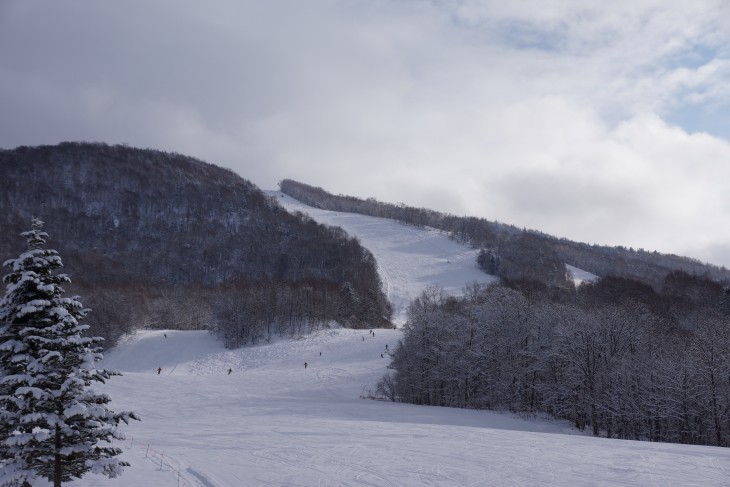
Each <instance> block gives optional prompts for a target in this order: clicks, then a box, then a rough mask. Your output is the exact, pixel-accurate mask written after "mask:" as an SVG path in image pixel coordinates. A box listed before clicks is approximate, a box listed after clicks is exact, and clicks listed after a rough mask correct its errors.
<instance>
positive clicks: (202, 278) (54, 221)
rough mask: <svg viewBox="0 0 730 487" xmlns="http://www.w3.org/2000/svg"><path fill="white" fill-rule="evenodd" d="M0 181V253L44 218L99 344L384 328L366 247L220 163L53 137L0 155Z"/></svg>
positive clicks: (236, 339) (14, 247)
mask: <svg viewBox="0 0 730 487" xmlns="http://www.w3.org/2000/svg"><path fill="white" fill-rule="evenodd" d="M0 180H1V181H2V182H3V188H2V191H0V211H2V213H3V218H2V219H0V235H2V238H0V255H4V256H6V258H9V257H10V256H13V255H16V254H17V253H18V252H19V251H21V250H23V249H21V248H19V245H20V244H21V239H20V238H19V237H18V235H19V234H20V232H22V231H23V230H25V229H27V226H28V224H29V222H30V220H31V217H38V218H40V219H41V220H43V221H45V229H46V230H47V232H48V233H49V234H50V235H51V240H50V241H49V246H51V247H52V248H55V249H56V250H58V251H59V252H61V253H62V255H63V256H64V263H65V267H66V268H65V272H67V273H68V274H69V275H70V276H71V278H72V281H73V285H72V287H71V288H70V290H71V291H73V292H77V293H79V294H81V295H83V296H84V303H85V304H86V305H87V306H89V307H90V308H92V309H93V311H92V313H90V314H89V319H88V323H89V324H90V325H91V326H92V332H93V333H97V334H101V335H103V336H104V337H105V338H107V343H108V344H111V343H114V340H115V339H116V338H117V337H118V336H119V335H120V334H121V333H123V332H126V331H129V330H130V329H131V328H136V327H142V326H152V327H177V328H206V327H212V328H214V329H216V330H219V331H220V332H221V334H223V335H224V336H225V337H226V343H227V344H228V345H229V346H237V345H241V344H244V343H247V342H250V341H254V340H259V339H262V338H266V337H267V336H269V335H270V334H272V333H278V334H288V333H296V332H298V331H301V330H303V329H304V328H306V327H317V326H320V325H321V324H323V323H325V322H327V321H329V320H338V321H340V322H341V323H344V324H348V325H350V326H362V327H366V326H367V327H378V326H390V316H391V310H390V305H389V304H388V302H387V299H386V298H385V296H384V294H383V293H382V291H381V285H380V279H379V276H378V273H377V268H376V263H375V260H374V259H373V257H372V255H371V254H370V252H369V251H367V250H366V249H364V248H363V247H362V246H361V245H360V244H359V243H358V241H357V240H356V239H354V238H350V237H349V236H348V235H346V234H345V233H344V232H343V231H342V230H341V229H339V228H333V227H326V226H323V225H320V224H318V223H316V222H315V221H313V220H312V219H310V218H308V217H306V216H304V215H301V214H300V215H291V214H289V213H288V212H286V211H285V210H284V209H283V208H281V207H280V206H279V205H278V204H277V203H276V202H275V201H273V200H272V199H271V198H269V197H267V196H266V195H264V194H263V193H262V192H261V191H260V190H259V189H258V188H256V187H255V186H254V185H253V184H251V183H249V182H248V181H246V180H244V179H242V178H241V177H239V176H238V175H236V174H235V173H233V172H232V171H230V170H227V169H222V168H220V167H217V166H214V165H212V164H207V163H205V162H202V161H199V160H196V159H193V158H190V157H186V156H182V155H179V154H171V153H165V152H160V151H154V150H140V149H132V148H129V147H125V146H109V145H105V144H87V143H63V144H59V145H56V146H41V147H32V148H30V147H19V148H17V149H14V150H0ZM243 310H245V313H244V312H243ZM243 314H245V316H246V319H245V320H240V319H237V318H236V317H238V316H239V315H241V316H242V315H243ZM234 318H235V319H234ZM262 323H265V325H263V324H262Z"/></svg>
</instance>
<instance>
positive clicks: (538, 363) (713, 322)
mask: <svg viewBox="0 0 730 487" xmlns="http://www.w3.org/2000/svg"><path fill="white" fill-rule="evenodd" d="M680 280H684V281H685V284H684V285H683V287H682V289H683V291H682V292H683V295H685V296H688V297H686V298H685V303H684V305H682V306H680V305H678V301H679V298H678V296H677V295H676V293H677V285H676V283H677V282H679V281H680ZM692 289H694V290H698V289H699V290H703V289H704V290H705V292H704V293H694V292H690V291H691V290H692ZM713 289H714V291H713ZM722 296H723V294H722V292H721V291H720V290H719V289H716V288H715V287H713V286H711V285H710V284H708V283H707V282H705V281H703V280H701V279H693V278H690V277H686V276H685V277H682V276H672V277H671V278H670V279H668V283H667V289H666V290H665V291H664V293H654V292H653V291H651V289H650V288H649V289H646V288H644V287H643V286H642V285H637V283H632V282H630V281H622V280H613V281H612V280H607V281H606V282H605V283H600V282H599V283H597V284H595V285H590V286H587V287H581V288H579V289H578V291H577V292H575V291H565V293H564V294H563V295H561V296H559V297H558V298H556V297H554V296H552V297H550V298H549V297H548V296H547V294H539V293H535V292H534V289H533V290H531V292H529V293H528V292H523V291H520V290H517V289H512V288H507V287H503V286H491V287H487V288H479V287H474V286H473V287H471V288H470V289H467V290H466V292H465V293H464V296H463V297H461V298H453V297H449V296H446V295H444V293H443V292H442V291H440V290H434V289H431V290H428V291H427V292H426V293H424V294H423V295H422V296H421V297H419V298H418V299H416V300H415V301H414V302H413V304H412V305H411V307H410V308H409V319H408V323H407V324H406V326H405V329H404V338H403V341H402V342H401V343H400V345H399V346H398V347H397V348H396V350H395V351H394V352H393V361H392V364H391V367H392V368H393V369H394V371H395V373H394V374H390V375H388V376H387V377H385V378H384V379H383V380H382V381H381V383H380V385H379V387H380V390H381V392H382V393H383V394H384V395H386V396H389V397H392V398H395V399H397V400H401V401H405V402H411V403H415V404H430V405H439V406H452V407H465V408H486V409H501V410H509V411H513V412H519V413H527V414H534V413H538V412H542V413H548V414H551V415H553V416H555V417H558V418H563V419H567V420H570V421H572V422H573V423H574V424H575V426H576V427H578V428H580V429H586V428H587V429H589V430H590V431H592V432H593V434H595V435H604V436H608V437H617V438H630V439H644V440H651V441H668V442H681V443H701V444H710V445H721V446H730V352H729V351H730V328H729V327H728V321H729V320H728V318H729V317H728V315H727V314H723V313H722V312H720V311H719V310H720V309H721V306H720V304H721V298H722ZM713 303H714V304H713Z"/></svg>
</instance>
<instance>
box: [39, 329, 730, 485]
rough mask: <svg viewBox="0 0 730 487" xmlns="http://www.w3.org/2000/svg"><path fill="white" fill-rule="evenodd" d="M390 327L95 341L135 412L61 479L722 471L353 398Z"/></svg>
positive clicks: (360, 479) (522, 427) (535, 479)
mask: <svg viewBox="0 0 730 487" xmlns="http://www.w3.org/2000/svg"><path fill="white" fill-rule="evenodd" d="M164 334H167V338H165V336H164ZM399 334H400V331H397V330H375V336H374V337H373V336H371V335H370V334H369V332H368V331H367V330H366V331H354V330H342V329H332V330H325V331H321V332H319V333H317V334H315V335H313V336H309V337H306V338H303V339H300V340H293V341H280V342H275V343H272V344H266V345H261V346H255V347H247V348H243V349H239V350H233V351H227V350H224V349H223V348H222V347H221V345H220V344H219V342H218V341H217V340H216V339H215V337H213V336H211V335H209V334H208V333H206V332H182V331H165V332H163V331H141V332H138V333H137V334H136V335H134V336H132V337H129V338H128V339H127V341H126V342H125V343H123V344H122V345H120V346H119V347H117V348H116V349H114V350H111V351H110V352H108V353H107V355H106V358H105V365H106V366H108V367H110V368H116V369H121V370H123V371H126V372H125V373H124V376H122V377H115V378H113V379H112V380H111V381H110V382H109V383H108V385H107V386H104V387H103V390H105V391H108V392H109V393H110V394H111V395H112V397H113V402H112V405H113V406H114V408H115V409H117V410H121V409H132V410H135V411H137V412H138V413H139V414H140V415H141V416H142V421H141V422H135V423H133V424H132V425H131V426H129V427H127V428H126V432H127V436H128V440H127V442H125V443H124V449H125V453H124V458H125V459H127V460H128V461H129V462H131V463H132V467H130V468H128V469H127V470H126V471H125V473H124V475H123V476H122V477H120V478H118V479H106V477H101V476H96V475H92V474H89V475H87V476H86V477H85V478H84V479H82V480H79V481H75V482H72V483H71V484H70V485H74V486H88V487H91V486H102V485H104V486H106V485H109V486H118V487H133V486H134V487H137V486H161V487H162V486H177V485H181V486H191V487H192V486H197V487H223V486H424V485H425V486H516V485H517V486H523V485H524V486H538V485H554V486H585V485H605V486H609V485H610V486H627V485H639V486H683V487H684V486H688V485H697V486H720V485H728V479H730V450H728V449H723V448H712V447H696V446H684V445H670V444H657V443H648V442H635V441H620V440H608V439H602V438H592V437H589V436H582V435H578V434H576V433H575V432H571V431H570V430H569V428H568V427H567V425H565V424H562V423H558V422H549V421H544V420H543V421H524V420H521V419H519V418H515V417H512V416H510V415H506V414H498V413H492V412H487V411H469V410H458V409H450V408H438V407H424V406H412V405H406V404H396V403H390V402H381V401H373V400H367V399H360V396H361V395H362V394H367V391H368V389H370V388H372V387H373V384H375V382H376V381H377V379H378V378H379V377H380V376H381V375H382V374H383V373H385V372H386V364H387V362H388V359H387V355H386V352H385V345H386V344H388V345H389V348H390V347H392V346H393V345H394V344H395V342H396V341H397V339H398V337H399ZM319 352H322V355H321V356H320V355H319ZM381 353H383V354H384V357H385V358H381V357H380V354H381ZM305 361H306V362H307V368H306V369H305V368H304V362H305ZM158 367H161V368H162V372H161V374H159V375H158V374H157V368H158ZM228 368H232V369H233V372H232V373H231V374H230V375H228V373H227V371H228ZM148 445H149V449H148ZM178 482H180V483H179V484H178ZM37 485H42V483H37Z"/></svg>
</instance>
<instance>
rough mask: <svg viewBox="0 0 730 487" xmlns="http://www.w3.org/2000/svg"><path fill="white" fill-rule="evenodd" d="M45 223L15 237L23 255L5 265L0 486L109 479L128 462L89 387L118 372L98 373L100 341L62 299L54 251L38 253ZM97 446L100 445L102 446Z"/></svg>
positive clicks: (124, 416) (113, 422) (0, 320)
mask: <svg viewBox="0 0 730 487" xmlns="http://www.w3.org/2000/svg"><path fill="white" fill-rule="evenodd" d="M42 226H43V222H41V221H40V220H38V219H33V221H32V230H30V231H28V232H23V233H22V234H21V235H22V236H23V237H25V239H26V241H27V247H28V248H27V250H26V252H24V253H22V254H21V255H20V256H19V257H18V258H17V259H11V260H8V261H6V262H5V263H4V266H6V267H9V268H10V273H9V274H7V275H6V276H5V277H4V278H3V281H4V283H5V284H6V289H7V292H6V294H5V297H4V298H3V300H2V301H1V302H0V485H2V486H5V485H29V482H30V481H31V480H32V479H33V478H34V477H37V476H40V477H45V478H47V479H48V480H50V481H52V482H53V485H54V486H60V485H61V483H62V482H64V481H69V480H71V479H73V478H80V477H81V476H82V475H84V474H85V473H87V472H89V471H92V472H94V473H101V474H104V475H107V476H109V477H115V476H117V475H119V474H121V472H122V470H123V467H125V466H128V465H129V464H128V463H126V462H123V461H120V460H119V459H118V458H115V457H117V456H118V455H119V454H120V453H121V449H120V448H117V447H115V446H112V445H111V441H112V440H113V439H123V435H122V433H121V432H120V431H119V430H118V429H117V427H118V425H119V423H120V422H121V421H123V422H125V423H128V422H129V420H130V419H139V418H138V417H137V415H136V414H135V413H133V412H121V413H115V412H114V411H112V410H110V409H109V408H108V407H107V405H108V403H109V401H110V400H111V399H110V397H109V396H107V395H105V394H97V393H95V392H94V391H93V390H92V389H90V388H89V386H90V385H91V383H92V382H102V383H103V382H105V380H106V379H108V378H109V377H111V376H112V375H119V374H118V373H116V372H110V371H107V370H103V369H97V368H96V365H95V364H96V362H97V361H98V360H100V359H101V358H102V355H101V353H99V350H100V348H99V344H100V343H101V342H102V339H101V338H90V337H85V336H84V332H85V330H86V329H88V326H86V325H81V324H79V320H80V319H81V318H83V317H84V316H85V315H86V312H87V311H88V310H86V309H84V308H83V306H82V304H81V303H80V302H79V300H78V297H72V298H67V297H63V294H64V290H63V288H62V287H61V285H62V284H65V283H68V282H70V280H69V278H68V276H67V275H65V274H57V273H56V271H57V270H58V269H59V268H61V267H62V265H63V264H62V263H61V258H60V256H59V255H58V253H57V252H56V251H55V250H50V249H44V248H43V246H44V245H45V238H46V237H47V236H48V235H47V234H46V233H45V232H43V231H42ZM100 443H103V444H100Z"/></svg>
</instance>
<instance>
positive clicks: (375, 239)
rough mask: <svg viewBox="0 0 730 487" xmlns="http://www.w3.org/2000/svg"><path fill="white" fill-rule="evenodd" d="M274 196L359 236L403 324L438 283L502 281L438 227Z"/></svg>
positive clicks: (452, 286)
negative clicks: (415, 300)
mask: <svg viewBox="0 0 730 487" xmlns="http://www.w3.org/2000/svg"><path fill="white" fill-rule="evenodd" d="M268 194H269V195H270V196H272V197H274V198H276V200H277V201H278V202H279V203H280V204H281V205H282V206H283V207H284V208H286V209H287V210H289V211H301V212H302V213H306V214H308V215H309V216H311V217H312V218H313V219H314V220H316V221H317V222H319V223H324V224H326V225H331V226H336V227H341V228H342V229H344V230H345V231H346V232H347V233H348V234H350V235H353V236H356V237H357V238H358V239H359V240H360V243H361V244H362V245H363V246H364V247H365V248H367V249H368V250H370V252H372V253H373V255H374V256H375V260H377V262H378V269H379V272H380V277H381V279H382V280H383V285H384V287H385V292H386V294H387V296H388V300H389V301H390V302H391V303H392V304H393V321H394V323H395V324H396V325H398V326H399V325H402V324H403V323H405V320H406V309H407V308H408V305H409V304H410V302H411V301H412V300H413V298H416V297H418V296H419V295H420V294H421V292H422V291H423V290H424V289H426V288H427V287H428V286H433V285H438V286H441V287H442V288H444V289H445V290H446V291H447V292H449V293H450V294H458V293H460V292H461V290H462V288H463V287H464V285H465V284H468V283H472V282H483V283H491V282H494V281H495V280H496V278H495V277H494V276H490V275H487V274H485V273H484V272H482V271H481V270H479V269H478V268H477V266H476V258H477V251H476V250H474V249H471V248H469V247H466V246H464V245H461V244H459V243H457V242H455V241H453V240H451V239H449V238H448V236H447V235H446V234H444V233H443V232H440V231H438V230H436V229H433V228H416V227H413V226H408V225H404V224H401V223H398V222H396V221H394V220H389V219H387V218H375V217H371V216H364V215H357V214H354V213H342V212H337V211H327V210H319V209H316V208H312V207H311V206H307V205H305V204H303V203H301V202H299V201H297V200H295V199H294V198H292V197H290V196H288V195H285V194H284V193H281V192H278V191H269V192H268Z"/></svg>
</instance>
